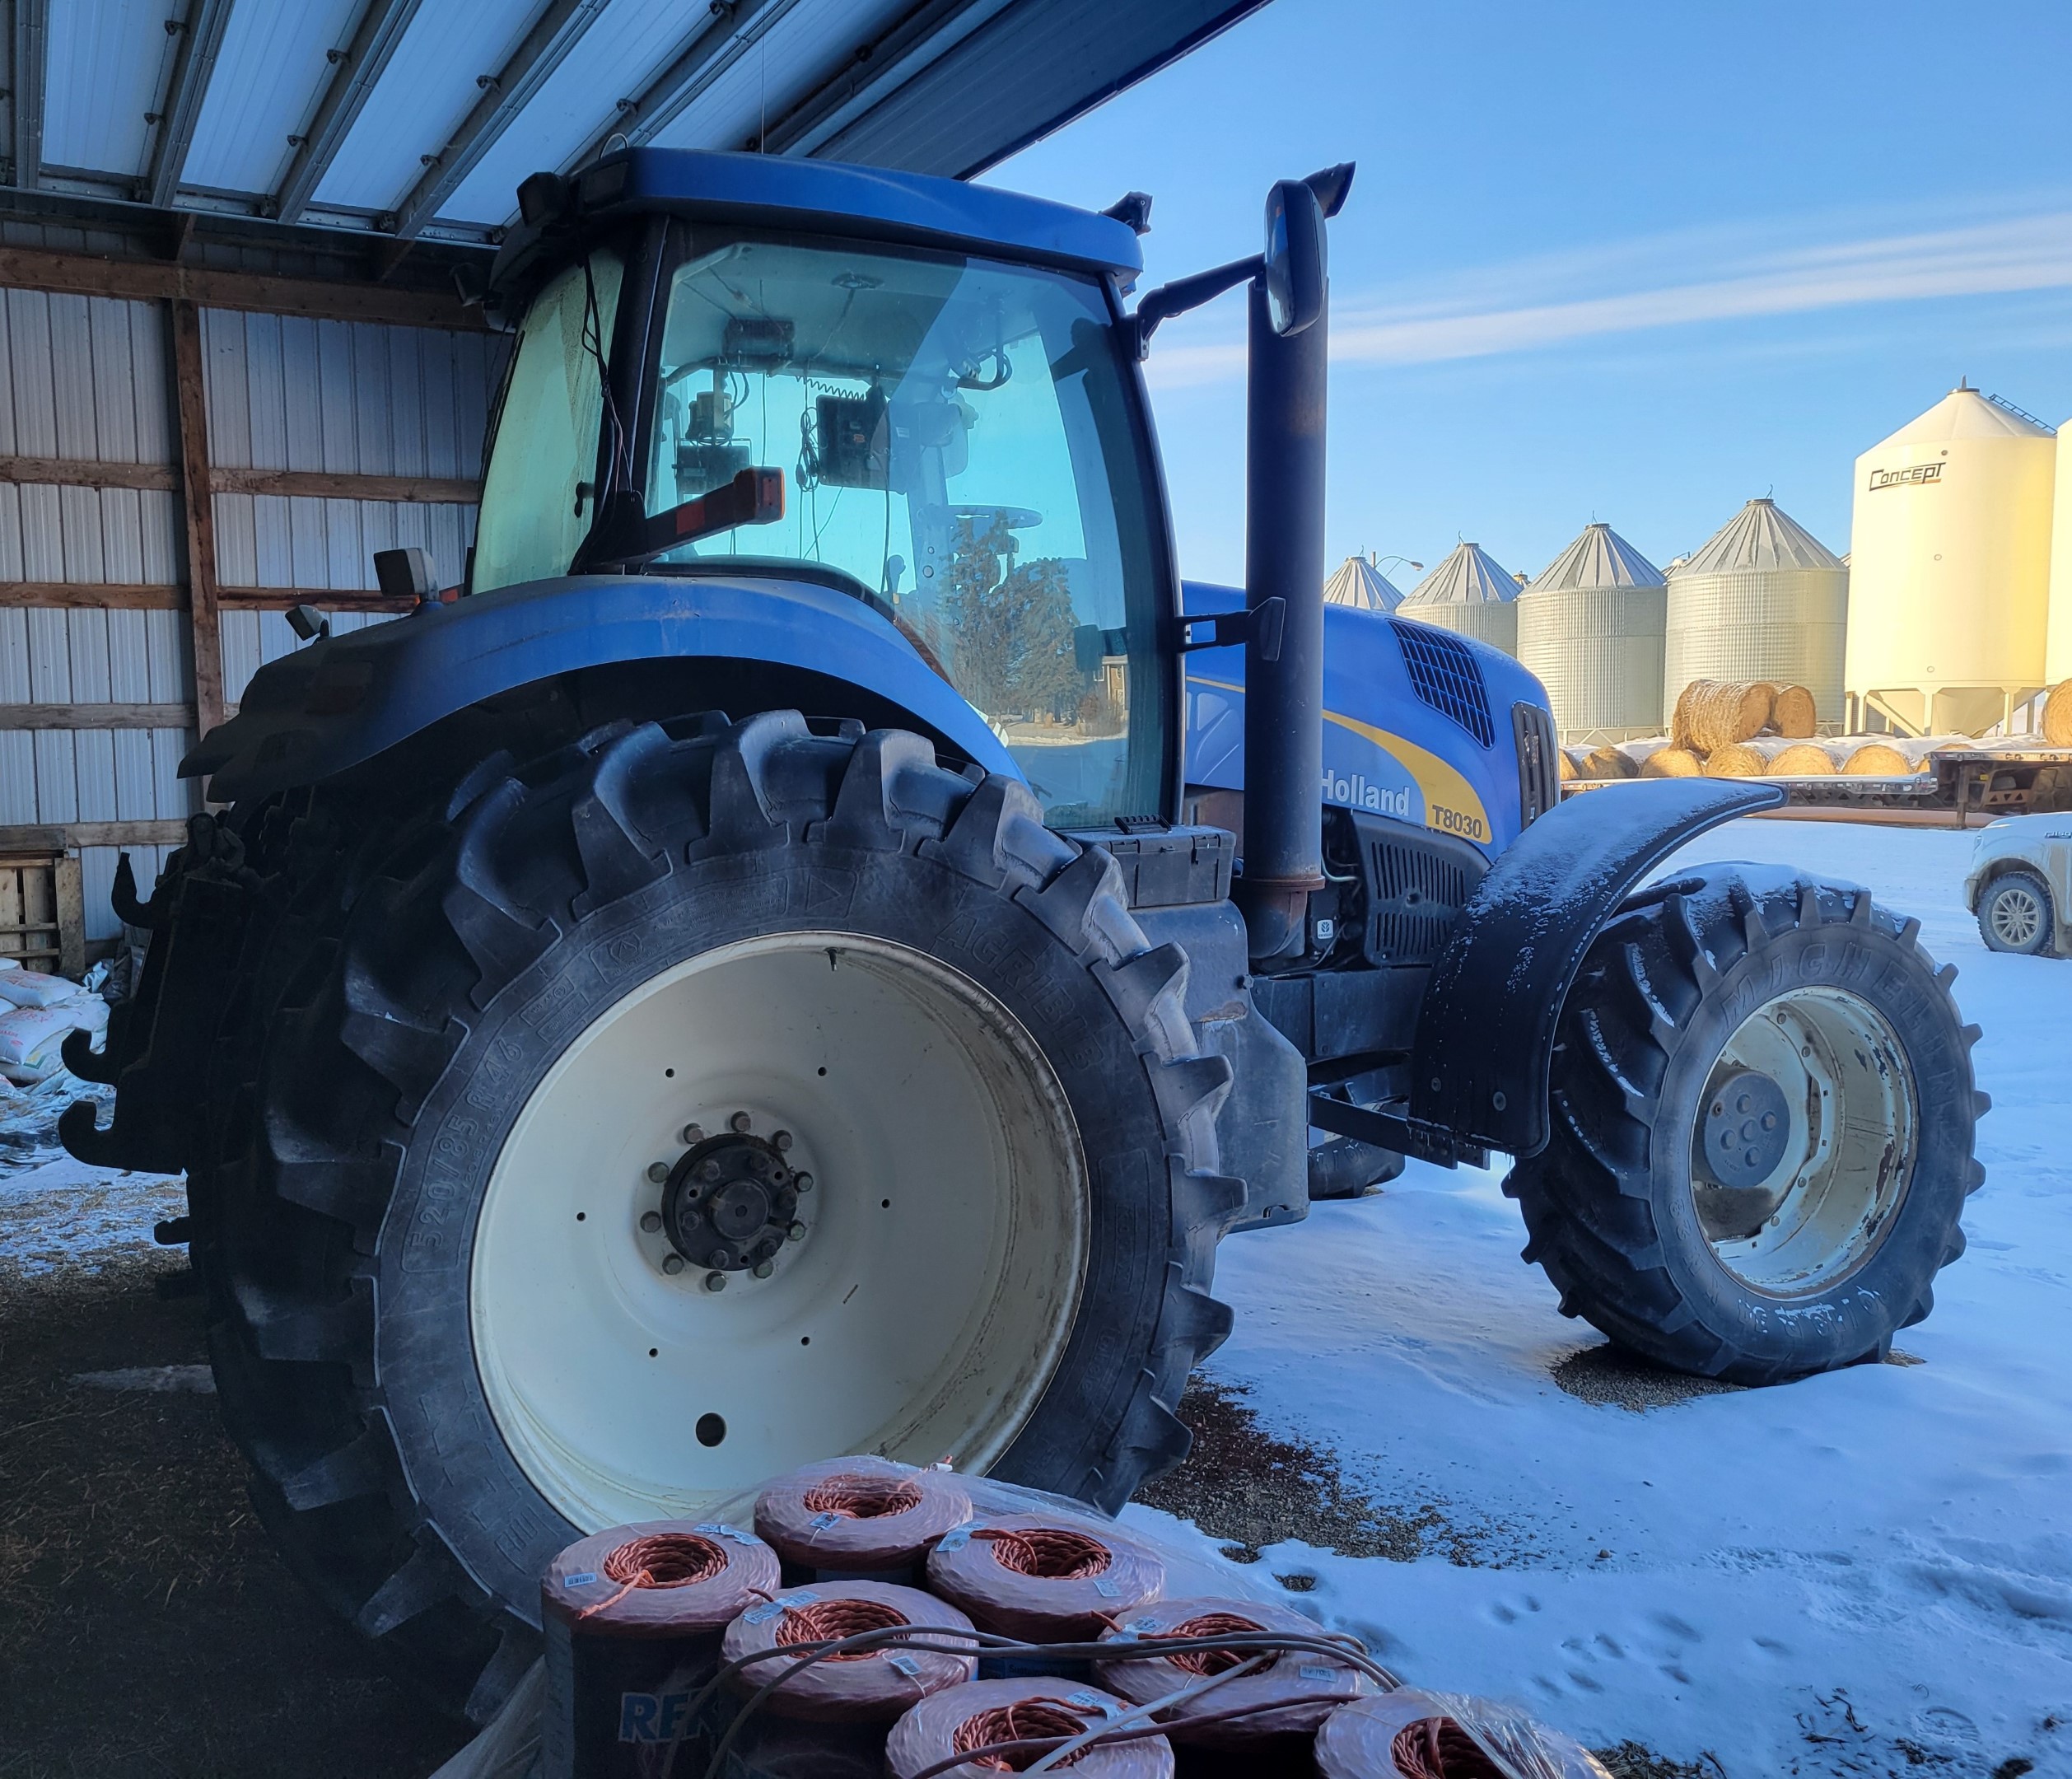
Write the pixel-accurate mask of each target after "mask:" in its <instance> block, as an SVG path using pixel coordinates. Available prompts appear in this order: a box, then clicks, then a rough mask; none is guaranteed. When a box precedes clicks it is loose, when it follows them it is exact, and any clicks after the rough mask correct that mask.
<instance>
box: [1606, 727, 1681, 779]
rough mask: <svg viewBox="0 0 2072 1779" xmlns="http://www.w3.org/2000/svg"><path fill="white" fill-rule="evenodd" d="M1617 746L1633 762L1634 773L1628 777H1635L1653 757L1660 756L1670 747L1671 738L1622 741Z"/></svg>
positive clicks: (1657, 737)
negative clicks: (1663, 750) (1654, 755)
mask: <svg viewBox="0 0 2072 1779" xmlns="http://www.w3.org/2000/svg"><path fill="white" fill-rule="evenodd" d="M1617 745H1618V749H1619V752H1620V753H1622V754H1624V755H1625V756H1626V758H1627V759H1630V760H1631V761H1632V762H1633V773H1632V774H1629V775H1628V776H1633V775H1635V774H1637V773H1639V772H1640V768H1642V767H1643V766H1645V765H1646V764H1647V763H1648V760H1649V758H1650V756H1651V755H1653V754H1659V753H1660V752H1661V751H1662V749H1664V748H1665V747H1667V746H1668V745H1669V738H1668V736H1667V735H1648V736H1645V737H1644V738H1643V739H1641V740H1638V741H1622V742H1620V743H1618V744H1617Z"/></svg>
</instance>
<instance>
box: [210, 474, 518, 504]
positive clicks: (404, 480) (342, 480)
mask: <svg viewBox="0 0 2072 1779" xmlns="http://www.w3.org/2000/svg"><path fill="white" fill-rule="evenodd" d="M209 475H210V478H211V479H212V481H213V483H214V484H215V488H216V492H217V493H219V494H287V495H293V496H297V497H302V498H305V499H315V500H357V501H408V502H413V504H417V505H421V506H431V507H437V506H449V507H472V506H474V504H475V502H478V500H480V499H481V498H482V484H481V483H479V482H475V481H471V480H469V479H467V478H465V477H460V476H400V475H359V474H346V473H343V472H342V471H334V470H330V469H211V470H210V471H209Z"/></svg>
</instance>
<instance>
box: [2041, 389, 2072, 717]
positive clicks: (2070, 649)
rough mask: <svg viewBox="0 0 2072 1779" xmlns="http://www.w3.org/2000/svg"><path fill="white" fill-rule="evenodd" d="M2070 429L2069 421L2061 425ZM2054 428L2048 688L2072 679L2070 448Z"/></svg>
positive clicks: (2046, 662) (2046, 660)
mask: <svg viewBox="0 0 2072 1779" xmlns="http://www.w3.org/2000/svg"><path fill="white" fill-rule="evenodd" d="M2065 426H2072V420H2068V421H2066V422H2065ZM2064 437H2065V427H2059V428H2058V438H2059V441H2060V442H2059V445H2058V452H2057V489H2058V493H2057V502H2056V507H2054V508H2053V510H2052V512H2051V605H2050V618H2049V621H2048V624H2047V627H2046V639H2045V643H2044V651H2043V677H2044V679H2046V680H2047V681H2048V682H2049V683H2050V684H2052V685H2058V684H2062V683H2063V682H2064V681H2065V680H2067V679H2072V448H2068V447H2067V446H2065V444H2064V442H2063V441H2064Z"/></svg>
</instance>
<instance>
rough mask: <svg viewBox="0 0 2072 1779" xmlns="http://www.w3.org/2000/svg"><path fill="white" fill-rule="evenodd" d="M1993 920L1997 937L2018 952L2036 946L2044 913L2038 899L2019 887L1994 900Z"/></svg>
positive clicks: (2002, 893) (2003, 893)
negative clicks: (2026, 947) (2025, 947)
mask: <svg viewBox="0 0 2072 1779" xmlns="http://www.w3.org/2000/svg"><path fill="white" fill-rule="evenodd" d="M1992 918H1993V932H1994V935H1995V936H1996V937H1997V938H1998V939H1999V940H2000V943H2001V944H2002V945H2004V946H2012V947H2014V948H2015V949H2016V950H2019V949H2021V948H2022V947H2023V946H2030V945H2033V944H2035V942H2036V936H2037V932H2039V931H2040V930H2041V929H2042V925H2043V911H2042V908H2038V907H2037V905H2036V898H2035V897H2034V896H2032V895H2031V894H2029V892H2028V890H2027V889H2023V888H2022V887H2021V886H2020V885H2016V886H2015V887H2014V888H2013V889H2003V890H2002V891H2001V892H2000V894H1998V895H1997V896H1995V898H1994V899H1993V917H1992Z"/></svg>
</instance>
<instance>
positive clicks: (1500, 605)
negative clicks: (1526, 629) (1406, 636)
mask: <svg viewBox="0 0 2072 1779" xmlns="http://www.w3.org/2000/svg"><path fill="white" fill-rule="evenodd" d="M1517 600H1518V583H1517V581H1514V579H1513V578H1512V577H1510V575H1509V574H1507V573H1506V572H1505V571H1504V569H1503V567H1502V566H1501V565H1500V563H1498V562H1497V561H1496V558H1494V557H1493V556H1491V554H1490V553H1489V552H1488V551H1487V550H1486V549H1483V548H1482V545H1481V544H1456V545H1454V548H1453V549H1452V550H1451V551H1450V552H1449V553H1448V554H1447V557H1446V559H1445V560H1444V562H1442V563H1440V564H1439V566H1438V567H1435V568H1434V569H1433V570H1432V571H1431V572H1430V574H1428V575H1426V577H1425V578H1424V579H1423V580H1421V581H1419V582H1418V583H1417V585H1416V586H1414V587H1412V589H1411V590H1410V591H1409V592H1408V593H1407V594H1406V595H1404V596H1403V601H1402V606H1401V607H1400V608H1399V609H1400V610H1401V612H1402V615H1403V616H1404V617H1406V618H1415V619H1416V620H1417V621H1418V622H1419V623H1428V624H1436V625H1438V626H1439V627H1440V628H1441V629H1442V630H1451V631H1453V632H1454V633H1456V634H1458V635H1460V636H1468V637H1474V638H1475V639H1476V640H1477V642H1487V643H1490V644H1492V645H1493V646H1494V647H1497V648H1500V649H1501V650H1503V651H1504V652H1505V654H1506V655H1510V656H1515V655H1516V654H1517V653H1518V605H1517Z"/></svg>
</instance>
